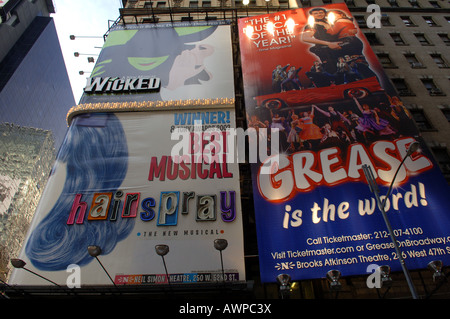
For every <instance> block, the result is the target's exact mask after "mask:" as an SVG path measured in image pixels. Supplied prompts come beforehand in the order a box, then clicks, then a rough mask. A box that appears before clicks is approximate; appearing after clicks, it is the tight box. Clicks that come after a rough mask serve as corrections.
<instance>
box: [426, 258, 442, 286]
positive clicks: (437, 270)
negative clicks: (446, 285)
mask: <svg viewBox="0 0 450 319" xmlns="http://www.w3.org/2000/svg"><path fill="white" fill-rule="evenodd" d="M427 268H428V269H430V270H431V271H432V272H433V281H436V280H442V279H445V275H444V274H443V273H442V261H441V260H433V261H431V262H430V263H429V264H428V266H427Z"/></svg>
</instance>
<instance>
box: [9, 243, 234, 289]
mask: <svg viewBox="0 0 450 319" xmlns="http://www.w3.org/2000/svg"><path fill="white" fill-rule="evenodd" d="M227 247H228V241H227V240H226V239H215V240H214V248H215V249H216V250H218V251H219V252H220V264H221V267H222V279H223V283H225V271H224V268H223V258H222V251H223V250H225V249H226V248H227ZM87 251H88V253H89V255H90V256H91V257H93V258H95V259H96V260H97V262H98V263H99V265H100V266H101V267H102V269H103V271H104V272H105V274H106V275H107V276H108V278H109V280H110V281H111V283H112V284H113V285H114V287H115V288H118V287H117V285H116V283H115V282H114V280H113V279H112V278H111V276H110V275H109V273H108V271H107V270H106V268H105V267H104V266H103V264H102V262H101V261H100V259H99V258H98V256H100V255H101V254H102V249H101V247H100V246H97V245H90V246H88V247H87ZM155 252H156V254H157V255H158V256H161V258H162V261H163V265H164V270H165V272H166V278H167V283H168V284H169V286H170V277H169V272H168V271H167V266H166V261H165V259H164V256H165V255H167V254H168V253H169V246H168V245H164V244H161V245H156V246H155ZM11 265H12V266H13V267H14V268H17V269H24V270H26V271H27V272H29V273H31V274H33V275H35V276H37V277H40V278H42V279H44V280H46V281H48V282H50V283H52V284H53V285H55V286H58V287H60V288H63V287H62V286H60V285H58V284H57V283H56V282H54V281H52V280H50V279H48V278H46V277H44V276H42V275H40V274H38V273H36V272H34V271H32V270H30V269H28V268H26V267H25V265H26V262H25V261H23V260H22V259H18V258H13V259H11ZM2 283H3V284H5V285H7V286H9V285H8V284H6V283H5V282H3V281H2Z"/></svg>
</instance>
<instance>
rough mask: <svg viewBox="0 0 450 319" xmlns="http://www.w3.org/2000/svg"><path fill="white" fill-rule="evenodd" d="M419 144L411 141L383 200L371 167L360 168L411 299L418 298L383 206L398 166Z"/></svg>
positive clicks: (365, 165)
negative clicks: (375, 203)
mask: <svg viewBox="0 0 450 319" xmlns="http://www.w3.org/2000/svg"><path fill="white" fill-rule="evenodd" d="M419 146H420V144H419V142H414V143H412V144H411V145H410V146H409V148H408V151H407V153H406V155H405V157H404V158H403V160H402V161H401V163H400V165H399V166H398V168H397V171H396V172H395V174H394V178H393V179H392V182H391V184H390V185H389V189H388V192H387V194H386V196H385V198H384V200H383V201H381V199H380V194H379V189H378V186H377V184H376V181H375V177H374V176H373V173H372V169H371V168H370V166H369V165H367V164H364V165H363V166H362V169H363V171H364V175H365V176H366V180H367V183H368V184H369V188H370V191H371V192H372V193H374V195H375V197H376V200H377V204H378V209H379V210H380V211H381V214H382V215H383V219H384V222H385V224H386V227H387V229H388V231H389V235H390V237H391V240H392V243H393V244H394V248H395V251H396V253H397V256H398V260H399V261H400V265H401V266H402V270H403V273H404V274H405V277H406V281H407V283H408V286H409V290H410V291H411V295H412V297H413V299H419V297H418V295H417V292H416V288H415V287H414V284H413V281H412V279H411V275H410V274H409V271H408V268H407V267H406V264H405V260H404V259H403V256H402V252H401V250H400V247H399V246H398V243H397V239H396V238H395V235H394V231H393V230H392V226H391V223H390V221H389V219H388V217H387V215H386V211H385V206H386V201H387V199H388V197H389V195H390V193H391V190H392V186H393V185H394V182H395V178H396V177H397V174H398V172H399V170H400V168H401V167H402V165H403V163H404V162H405V160H406V159H407V158H408V157H409V156H411V155H412V154H413V153H414V152H416V151H417V150H418V148H419Z"/></svg>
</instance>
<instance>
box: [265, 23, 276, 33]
mask: <svg viewBox="0 0 450 319" xmlns="http://www.w3.org/2000/svg"><path fill="white" fill-rule="evenodd" d="M266 30H267V32H269V33H270V34H271V35H274V33H275V25H274V24H273V22H272V21H269V22H267V25H266Z"/></svg>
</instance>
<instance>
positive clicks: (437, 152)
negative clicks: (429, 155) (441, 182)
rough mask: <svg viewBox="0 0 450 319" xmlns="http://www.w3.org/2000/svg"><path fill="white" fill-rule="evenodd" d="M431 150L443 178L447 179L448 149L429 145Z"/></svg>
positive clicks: (448, 168) (449, 166)
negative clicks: (443, 175)
mask: <svg viewBox="0 0 450 319" xmlns="http://www.w3.org/2000/svg"><path fill="white" fill-rule="evenodd" d="M431 151H432V152H433V155H434V158H435V159H436V161H437V162H438V164H439V167H440V168H441V171H442V173H444V174H445V175H446V176H445V178H446V179H447V181H449V177H450V176H448V174H450V156H449V155H448V150H447V148H446V147H436V146H434V147H431Z"/></svg>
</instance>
